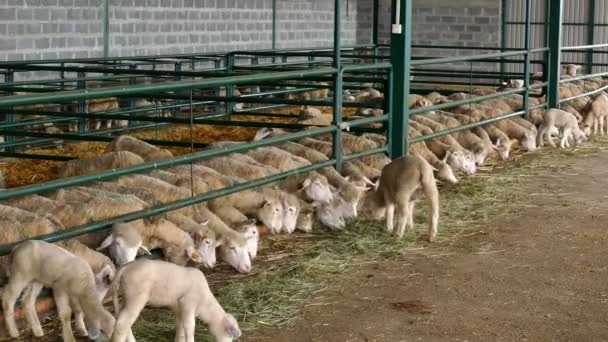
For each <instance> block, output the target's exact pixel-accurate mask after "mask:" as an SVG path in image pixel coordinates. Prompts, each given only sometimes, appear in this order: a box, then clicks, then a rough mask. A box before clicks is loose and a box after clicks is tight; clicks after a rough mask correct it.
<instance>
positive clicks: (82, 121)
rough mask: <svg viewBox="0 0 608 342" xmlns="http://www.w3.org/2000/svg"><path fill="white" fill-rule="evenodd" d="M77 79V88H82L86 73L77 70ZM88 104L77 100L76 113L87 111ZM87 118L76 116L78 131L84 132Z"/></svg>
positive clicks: (84, 87)
mask: <svg viewBox="0 0 608 342" xmlns="http://www.w3.org/2000/svg"><path fill="white" fill-rule="evenodd" d="M77 76H78V79H79V81H78V82H76V85H77V88H78V90H83V89H86V88H87V81H85V80H84V78H85V77H86V74H85V73H84V72H82V71H79V72H78V74H77ZM87 107H88V106H87V105H86V101H85V100H83V99H80V100H78V113H88V112H89V111H88V110H87V109H88V108H87ZM88 126H89V125H88V119H85V118H78V132H80V133H85V132H86V131H87V129H88V128H89V127H88Z"/></svg>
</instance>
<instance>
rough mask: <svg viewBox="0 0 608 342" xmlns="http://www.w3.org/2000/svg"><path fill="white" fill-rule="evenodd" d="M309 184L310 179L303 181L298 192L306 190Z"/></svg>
mask: <svg viewBox="0 0 608 342" xmlns="http://www.w3.org/2000/svg"><path fill="white" fill-rule="evenodd" d="M310 183H312V181H311V180H310V178H306V179H305V180H304V182H303V183H302V187H301V188H300V190H304V189H306V188H308V187H309V186H310Z"/></svg>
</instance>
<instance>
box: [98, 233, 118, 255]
mask: <svg viewBox="0 0 608 342" xmlns="http://www.w3.org/2000/svg"><path fill="white" fill-rule="evenodd" d="M113 242H114V234H110V235H108V237H107V238H105V239H104V240H103V241H102V242H101V245H99V247H97V249H96V250H97V251H101V250H104V249H106V248H108V247H110V245H111V244H112V243H113Z"/></svg>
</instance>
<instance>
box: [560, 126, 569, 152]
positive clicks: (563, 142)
mask: <svg viewBox="0 0 608 342" xmlns="http://www.w3.org/2000/svg"><path fill="white" fill-rule="evenodd" d="M570 134H571V130H570V129H569V128H564V132H563V134H562V140H561V141H560V143H559V147H560V148H565V147H566V143H567V142H568V137H569V136H570Z"/></svg>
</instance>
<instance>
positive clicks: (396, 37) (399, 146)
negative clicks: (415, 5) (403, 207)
mask: <svg viewBox="0 0 608 342" xmlns="http://www.w3.org/2000/svg"><path fill="white" fill-rule="evenodd" d="M392 9H393V10H392V12H393V13H392V20H391V22H392V23H393V25H392V34H391V63H392V65H393V84H394V87H393V93H392V94H391V96H390V98H391V101H392V102H393V111H392V112H391V116H390V118H389V129H388V137H387V138H388V144H389V156H390V157H391V158H392V159H395V158H399V157H401V156H404V155H406V154H407V151H408V148H409V141H408V139H407V136H408V130H409V123H408V120H409V106H407V105H406V102H408V103H409V101H406V96H408V94H409V93H410V61H411V58H412V2H411V1H409V0H392ZM397 25H399V26H397Z"/></svg>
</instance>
